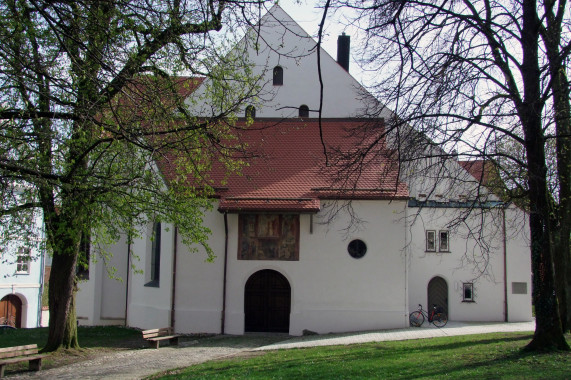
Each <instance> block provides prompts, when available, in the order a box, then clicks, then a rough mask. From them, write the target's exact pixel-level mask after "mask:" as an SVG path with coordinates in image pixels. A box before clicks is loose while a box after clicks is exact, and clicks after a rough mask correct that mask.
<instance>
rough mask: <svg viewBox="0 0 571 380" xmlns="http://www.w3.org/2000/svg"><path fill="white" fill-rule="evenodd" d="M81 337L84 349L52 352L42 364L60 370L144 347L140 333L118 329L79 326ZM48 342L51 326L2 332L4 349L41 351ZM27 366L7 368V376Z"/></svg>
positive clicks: (122, 328) (14, 365) (0, 332)
mask: <svg viewBox="0 0 571 380" xmlns="http://www.w3.org/2000/svg"><path fill="white" fill-rule="evenodd" d="M78 335H79V345H80V346H81V349H79V350H59V351H57V352H52V353H50V354H49V356H48V357H47V358H45V359H44V360H43V361H42V368H44V369H48V368H53V367H59V366H62V365H66V364H70V363H75V362H78V361H82V360H87V359H90V358H93V357H96V356H99V355H101V354H104V353H107V352H111V351H117V350H126V349H132V348H140V347H143V344H144V341H143V338H142V336H141V332H140V331H139V330H135V329H129V328H124V327H117V326H106V327H79V329H78ZM47 339H48V329H47V327H43V328H33V329H15V330H12V329H1V330H0V348H1V347H12V346H23V345H27V344H34V343H36V344H37V345H38V347H39V348H40V349H41V348H42V347H43V346H44V345H45V344H46V342H47ZM27 367H28V363H27V362H24V363H18V364H11V365H9V366H8V367H7V369H6V373H7V374H10V373H14V372H18V371H21V370H25V369H26V368H27Z"/></svg>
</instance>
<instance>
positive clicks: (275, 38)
mask: <svg viewBox="0 0 571 380" xmlns="http://www.w3.org/2000/svg"><path fill="white" fill-rule="evenodd" d="M276 20H279V21H276ZM260 24H261V28H260V29H258V28H256V31H255V32H253V31H252V32H251V33H250V34H249V35H247V36H246V37H244V39H243V40H242V41H241V42H240V43H239V44H238V47H237V48H236V50H235V51H234V53H233V54H238V55H240V56H242V55H245V56H246V55H247V56H249V62H250V63H251V64H252V65H253V67H252V74H253V76H260V75H261V76H262V80H261V81H260V84H261V85H262V88H261V90H260V91H259V94H258V96H257V97H256V98H257V99H258V103H256V104H254V105H255V107H256V117H297V116H298V107H299V106H301V105H302V104H305V105H307V106H308V107H309V110H310V113H309V116H310V117H318V113H317V112H316V111H317V110H319V100H320V83H319V75H318V67H317V54H316V53H315V51H316V50H315V47H316V42H315V40H313V39H312V38H311V37H310V36H309V35H308V34H307V33H306V32H305V31H304V30H303V29H302V28H301V27H300V26H299V25H298V24H297V23H295V22H294V21H293V20H292V19H291V17H290V16H289V15H287V14H286V13H285V12H284V11H283V10H282V9H281V8H280V7H279V6H276V7H273V8H272V9H271V11H270V12H269V13H268V14H266V15H265V16H264V17H263V18H262V20H261V22H260ZM258 31H259V32H260V35H261V36H262V37H261V38H258V36H257V34H256V33H257V32H258ZM245 46H247V53H245V54H244V53H243V49H244V47H245ZM256 46H257V49H255V47H256ZM241 49H242V50H241ZM278 65H279V66H281V67H282V68H283V71H284V74H283V85H280V86H274V85H273V68H274V67H275V66H278ZM321 72H322V78H323V85H324V88H323V110H322V117H324V118H346V117H357V116H362V115H363V107H364V104H365V101H373V100H372V97H371V96H370V94H368V93H367V92H365V91H364V89H363V87H362V86H361V84H360V83H359V82H357V81H356V80H355V79H354V78H353V77H352V76H351V75H348V74H347V72H346V71H345V70H344V69H343V68H342V67H341V66H340V65H339V64H338V63H337V62H336V58H333V57H331V56H330V55H329V54H328V53H327V52H326V51H325V50H323V49H321ZM207 87H208V82H207V81H206V82H205V83H203V85H202V86H201V87H200V88H199V89H198V90H197V91H196V92H195V93H194V94H193V97H194V98H201V97H202V96H203V95H204V93H205V92H206V91H207V90H206V89H207ZM365 98H366V99H365ZM187 105H188V106H189V109H190V110H191V112H192V113H194V114H199V115H202V116H209V115H211V114H212V112H213V110H212V108H211V107H212V104H211V103H208V102H206V103H205V104H200V105H197V104H192V102H191V101H190V100H188V101H187ZM246 106H247V104H245V105H244V106H243V107H242V109H241V111H240V113H239V114H238V116H241V117H243V116H244V110H245V107H246ZM312 111H313V112H312ZM385 116H387V115H385Z"/></svg>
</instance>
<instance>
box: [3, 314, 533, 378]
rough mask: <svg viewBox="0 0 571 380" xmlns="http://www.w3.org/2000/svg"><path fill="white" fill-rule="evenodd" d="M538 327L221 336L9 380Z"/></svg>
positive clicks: (136, 374)
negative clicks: (276, 351)
mask: <svg viewBox="0 0 571 380" xmlns="http://www.w3.org/2000/svg"><path fill="white" fill-rule="evenodd" d="M534 326H535V323H534V322H524V323H484V324H476V323H462V322H450V323H449V324H448V325H447V326H446V327H445V328H442V329H438V328H436V327H434V326H431V325H425V326H423V327H422V328H407V329H398V330H385V331H374V332H363V333H353V334H326V335H315V336H306V337H296V338H292V337H289V336H287V335H245V336H218V337H214V338H208V339H202V340H190V341H181V343H180V344H179V345H178V346H172V347H171V346H165V347H161V348H160V349H158V350H156V349H152V348H149V349H142V350H141V349H139V350H128V351H118V352H115V353H112V354H108V355H104V356H101V357H98V358H96V359H91V360H86V361H82V362H78V363H74V364H71V365H67V366H63V367H58V368H52V369H48V370H41V371H39V372H25V373H21V374H18V375H13V376H8V378H9V379H58V380H59V379H62V380H67V379H69V380H72V379H73V380H75V379H133V380H134V379H142V378H144V377H148V376H150V375H153V374H155V373H157V372H161V371H167V370H170V369H175V368H180V367H188V366H191V365H193V364H198V363H202V362H205V361H209V360H215V359H222V358H226V357H230V356H233V355H238V354H244V353H246V352H248V353H251V354H253V355H254V354H255V353H254V352H253V351H261V350H274V349H284V348H285V349H289V348H296V347H310V346H325V345H338V344H354V343H364V342H375V341H385V340H404V339H419V338H430V337H435V336H451V335H469V334H479V333H489V332H508V331H533V330H534Z"/></svg>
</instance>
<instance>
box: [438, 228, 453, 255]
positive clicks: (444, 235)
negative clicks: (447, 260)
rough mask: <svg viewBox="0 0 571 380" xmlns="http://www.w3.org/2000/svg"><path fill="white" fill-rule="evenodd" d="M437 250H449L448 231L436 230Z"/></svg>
mask: <svg viewBox="0 0 571 380" xmlns="http://www.w3.org/2000/svg"><path fill="white" fill-rule="evenodd" d="M438 235H439V236H438V242H439V245H438V251H440V252H450V246H449V244H448V243H449V242H448V238H449V236H448V235H449V234H448V231H439V232H438Z"/></svg>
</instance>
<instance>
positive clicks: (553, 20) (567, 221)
mask: <svg viewBox="0 0 571 380" xmlns="http://www.w3.org/2000/svg"><path fill="white" fill-rule="evenodd" d="M543 6H544V8H545V15H546V16H545V20H546V23H547V24H546V28H545V29H544V30H542V34H541V36H542V39H543V43H544V45H545V52H546V55H547V59H548V62H549V74H550V76H551V83H552V90H553V96H552V97H553V108H554V111H555V112H554V116H555V128H556V136H557V137H556V140H555V142H556V152H557V153H556V157H557V176H558V178H557V179H558V182H559V198H558V199H555V200H554V201H555V202H558V203H559V204H558V207H557V209H556V213H554V215H553V218H554V219H555V221H556V223H557V232H558V236H557V238H556V241H557V244H556V248H555V251H554V257H553V259H554V263H555V289H556V292H557V298H558V301H559V314H560V317H561V325H562V329H563V332H566V331H569V329H570V328H571V314H570V313H569V308H570V307H571V293H570V285H571V278H570V277H571V269H570V268H569V265H570V261H571V257H570V255H571V248H570V245H569V242H570V234H571V139H570V138H569V136H571V103H570V100H569V96H570V93H569V88H570V87H569V79H568V78H567V75H566V73H565V63H564V61H563V57H562V54H561V49H562V47H561V36H562V30H563V29H562V17H561V15H562V13H563V12H564V8H560V7H555V6H554V3H552V2H547V1H546V2H544V4H543Z"/></svg>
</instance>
